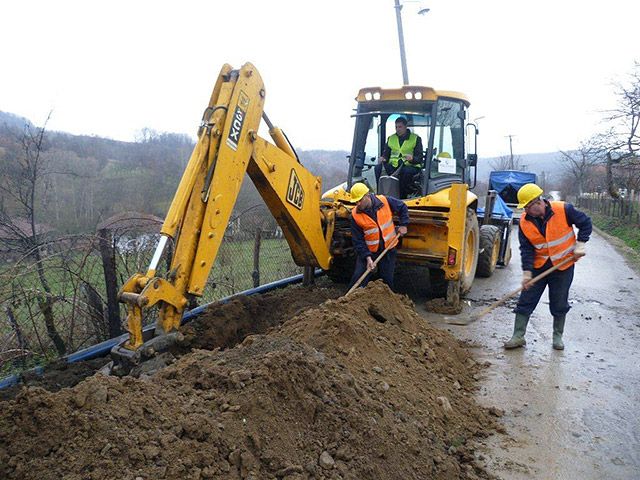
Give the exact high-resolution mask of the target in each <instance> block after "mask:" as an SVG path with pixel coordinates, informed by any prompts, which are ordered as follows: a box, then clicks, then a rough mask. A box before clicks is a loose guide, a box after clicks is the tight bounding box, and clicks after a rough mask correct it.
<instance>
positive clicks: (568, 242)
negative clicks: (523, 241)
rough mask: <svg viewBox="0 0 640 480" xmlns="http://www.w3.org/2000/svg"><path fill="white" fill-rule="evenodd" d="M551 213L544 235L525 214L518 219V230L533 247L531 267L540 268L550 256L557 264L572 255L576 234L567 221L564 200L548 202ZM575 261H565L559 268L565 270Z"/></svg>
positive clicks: (552, 261) (554, 263) (553, 262)
mask: <svg viewBox="0 0 640 480" xmlns="http://www.w3.org/2000/svg"><path fill="white" fill-rule="evenodd" d="M550 204H551V210H552V211H553V214H552V215H551V217H549V220H548V221H547V229H546V235H545V236H542V234H541V233H540V230H538V227H536V225H535V223H533V222H532V221H531V220H527V218H526V216H524V217H522V218H521V219H520V230H522V233H524V236H525V237H527V239H528V240H529V241H530V242H531V244H532V245H533V248H534V249H535V253H534V257H533V268H536V269H538V268H542V267H543V266H544V264H545V263H546V262H547V260H548V259H549V258H550V259H551V263H552V264H553V265H557V264H558V263H560V262H562V261H563V260H565V259H566V258H567V257H569V256H573V250H574V248H575V247H576V235H575V233H574V231H573V227H572V226H571V225H569V222H568V221H567V214H566V213H565V210H564V202H550ZM574 263H575V262H574V261H570V262H567V263H565V264H564V265H563V266H562V267H560V268H559V270H566V269H567V268H569V267H570V266H571V265H573V264H574Z"/></svg>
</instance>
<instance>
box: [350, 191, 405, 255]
mask: <svg viewBox="0 0 640 480" xmlns="http://www.w3.org/2000/svg"><path fill="white" fill-rule="evenodd" d="M376 198H377V199H378V200H380V201H381V202H382V208H380V209H378V211H377V212H376V220H375V221H374V220H373V218H371V217H370V216H369V215H367V214H366V213H361V212H359V211H358V207H356V208H354V209H353V210H352V211H351V216H352V217H353V219H354V220H355V221H356V223H357V224H358V226H359V227H360V228H361V229H362V231H363V232H364V241H365V243H366V244H367V247H368V248H369V251H371V252H372V253H376V252H377V251H378V248H379V247H380V231H382V238H383V240H384V247H385V248H387V247H388V246H389V245H390V244H391V242H392V240H393V239H394V238H395V236H396V229H395V227H394V225H393V214H392V213H391V207H389V201H388V200H387V198H386V197H385V196H384V195H376Z"/></svg>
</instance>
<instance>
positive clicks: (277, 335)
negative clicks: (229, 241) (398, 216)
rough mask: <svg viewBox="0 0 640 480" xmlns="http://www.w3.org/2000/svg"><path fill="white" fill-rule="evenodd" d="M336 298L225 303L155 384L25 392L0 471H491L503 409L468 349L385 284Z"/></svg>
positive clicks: (4, 425)
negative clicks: (486, 457)
mask: <svg viewBox="0 0 640 480" xmlns="http://www.w3.org/2000/svg"><path fill="white" fill-rule="evenodd" d="M334 293H335V292H333V293H329V292H324V293H319V292H317V291H316V292H315V293H314V295H315V298H316V299H317V301H318V302H319V301H322V300H323V298H322V297H323V296H324V297H325V298H329V299H328V300H326V301H324V303H322V304H320V305H319V306H317V307H316V308H311V309H307V310H304V309H303V308H302V309H301V308H300V307H299V306H297V305H296V302H297V301H299V299H300V297H301V295H302V293H301V289H287V290H285V291H282V292H280V293H279V294H278V296H277V299H273V300H274V303H273V304H271V307H272V308H270V307H269V305H270V304H268V303H267V304H266V305H267V307H265V308H262V307H263V306H264V305H261V303H260V300H259V299H253V300H248V299H246V300H239V301H238V303H235V304H229V305H226V306H220V307H216V309H214V311H211V312H209V313H208V314H207V315H206V316H205V317H203V318H201V319H199V321H198V323H196V324H194V325H192V326H191V327H190V329H185V334H186V336H187V338H188V341H189V342H190V344H191V348H192V350H190V351H185V352H182V353H181V356H178V358H177V359H176V361H175V362H174V363H172V364H171V365H168V366H167V367H165V368H163V369H161V370H159V371H157V372H156V373H155V374H153V375H152V376H149V377H145V378H132V377H124V378H117V377H107V376H92V377H89V378H87V379H86V380H84V381H83V382H81V383H80V384H78V385H76V386H74V387H72V388H64V389H61V390H60V391H58V392H55V393H53V392H49V391H46V390H44V389H42V388H39V387H29V388H24V387H23V388H22V389H21V390H20V392H19V393H18V394H17V396H16V397H15V399H13V400H10V401H7V402H4V403H3V404H2V414H1V415H0V478H7V479H39V480H41V479H54V478H56V479H57V478H65V479H69V480H80V479H103V478H122V479H126V480H135V479H136V478H137V477H141V478H157V479H174V478H210V479H249V478H254V479H263V478H289V479H294V478H295V479H312V478H313V479H333V478H343V479H354V480H355V479H397V478H402V479H427V478H434V479H436V478H437V479H440V478H443V479H454V478H455V479H458V478H463V479H465V478H490V476H489V475H488V474H487V473H486V472H485V471H484V470H483V469H482V468H481V467H478V466H475V467H471V465H470V462H472V461H473V460H474V458H475V457H474V440H475V439H478V438H483V437H486V436H487V435H489V434H490V433H491V432H492V431H494V430H495V423H494V422H495V417H494V415H495V413H494V415H492V414H491V413H490V412H489V411H488V410H485V409H483V408H481V407H479V406H478V405H477V404H476V403H475V402H474V401H473V395H471V393H472V392H473V391H474V388H475V387H474V383H475V382H474V380H473V375H474V374H476V373H477V372H478V371H479V370H480V369H481V367H480V366H479V365H478V364H476V363H471V362H469V361H468V360H469V358H470V356H469V353H468V352H467V350H465V349H464V347H463V345H462V344H461V343H460V342H459V341H457V340H456V339H454V338H453V337H452V336H451V335H450V334H448V333H447V332H444V331H440V330H437V329H434V328H432V327H430V326H429V325H428V324H426V322H425V321H424V320H423V319H421V318H420V317H419V316H418V315H417V314H416V313H415V311H414V310H413V305H412V303H411V301H410V300H408V299H407V298H406V297H402V296H399V295H395V294H393V293H392V292H391V291H390V290H389V289H388V288H387V287H386V286H385V285H384V284H381V283H379V282H374V283H372V284H370V285H369V286H368V287H367V288H365V289H361V290H358V291H356V292H355V293H353V294H352V295H350V296H349V297H348V298H345V297H341V298H335V295H334ZM332 296H333V297H334V298H331V297H332ZM276 300H277V301H276ZM269 301H271V300H269ZM283 311H284V312H286V313H285V314H284V315H283V314H281V313H280V312H283ZM296 312H297V314H296ZM374 313H375V315H374ZM236 319H239V320H240V323H239V324H235V325H234V324H233V323H231V322H234V321H235V320H236ZM381 319H383V320H381ZM253 324H256V325H257V326H258V328H257V329H254V326H252V325H253ZM238 325H240V326H238ZM439 397H441V398H444V399H446V402H443V401H442V400H441V399H440V398H439ZM445 404H448V408H447V407H445ZM470 467H471V468H470Z"/></svg>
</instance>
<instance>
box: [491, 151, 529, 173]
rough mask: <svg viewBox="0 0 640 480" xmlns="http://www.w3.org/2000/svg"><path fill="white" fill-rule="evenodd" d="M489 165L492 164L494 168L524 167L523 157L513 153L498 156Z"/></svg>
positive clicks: (514, 168) (511, 168) (513, 168)
mask: <svg viewBox="0 0 640 480" xmlns="http://www.w3.org/2000/svg"><path fill="white" fill-rule="evenodd" d="M489 165H491V168H492V169H493V170H522V169H523V168H524V167H523V165H524V164H523V162H522V157H521V156H519V155H515V156H513V157H512V156H511V155H504V156H502V157H498V159H497V160H493V161H491V162H489Z"/></svg>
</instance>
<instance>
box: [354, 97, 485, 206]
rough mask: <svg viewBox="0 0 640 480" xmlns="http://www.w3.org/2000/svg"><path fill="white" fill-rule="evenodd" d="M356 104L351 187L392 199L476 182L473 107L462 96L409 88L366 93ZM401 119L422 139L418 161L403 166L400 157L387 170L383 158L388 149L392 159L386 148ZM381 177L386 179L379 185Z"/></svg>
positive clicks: (418, 144) (414, 152)
mask: <svg viewBox="0 0 640 480" xmlns="http://www.w3.org/2000/svg"><path fill="white" fill-rule="evenodd" d="M356 100H357V102H358V105H357V110H356V113H355V115H354V116H355V118H356V122H355V133H354V140H353V145H352V149H351V156H350V161H349V180H348V185H347V187H348V188H350V187H351V185H353V184H354V183H356V182H363V183H365V184H366V185H367V186H368V187H369V188H370V189H371V190H372V191H373V192H376V193H378V194H386V195H393V194H394V192H398V191H400V192H402V194H401V195H399V196H400V198H405V199H406V198H418V197H422V196H425V195H428V194H431V193H435V192H437V191H440V190H442V189H444V188H447V187H449V186H451V184H452V183H467V184H470V183H471V180H474V183H475V168H474V169H473V173H474V175H473V177H474V178H472V175H471V173H472V171H471V167H475V163H476V160H477V156H476V151H475V146H476V143H475V138H476V135H477V130H476V128H475V126H473V129H472V130H470V131H471V132H472V135H470V136H467V135H466V126H467V124H466V122H465V120H466V117H467V109H468V107H469V102H468V100H467V99H466V98H465V97H464V96H463V95H461V94H458V93H454V92H437V91H435V90H433V89H432V88H429V87H413V86H404V87H402V88H400V89H381V88H364V89H362V90H360V92H359V94H358V97H357V98H356ZM399 118H403V119H405V120H406V121H407V127H408V130H409V131H410V132H411V133H413V134H416V135H418V136H419V140H418V141H417V142H416V145H415V147H414V148H413V150H414V151H413V152H412V156H413V157H414V158H413V162H409V161H404V162H403V161H402V160H403V157H402V154H401V155H400V158H396V159H394V161H392V162H388V164H387V165H382V164H381V163H382V162H381V160H380V157H381V156H382V155H383V153H384V152H385V149H386V152H387V156H388V151H389V148H387V145H388V142H389V141H392V142H393V140H390V137H391V136H392V135H396V121H397V120H398V119H399ZM470 126H472V125H471V124H470ZM469 140H473V145H471V146H470V145H469V143H470V142H469ZM395 141H396V142H397V140H395ZM398 143H399V142H398ZM412 145H413V142H411V145H409V146H407V147H406V148H405V149H404V150H405V154H406V152H407V151H408V150H410V149H411V146H412ZM470 147H471V148H470ZM470 151H471V152H472V153H470ZM403 164H405V165H408V166H409V168H405V167H403V166H402V165H403ZM380 177H387V178H383V179H382V180H380ZM389 177H392V178H391V179H390V178H389ZM390 180H391V181H390ZM399 182H403V183H402V185H401V186H400V188H399V190H393V189H391V190H389V185H390V184H399ZM472 186H473V185H472ZM396 195H397V193H396ZM394 196H395V195H394Z"/></svg>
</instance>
